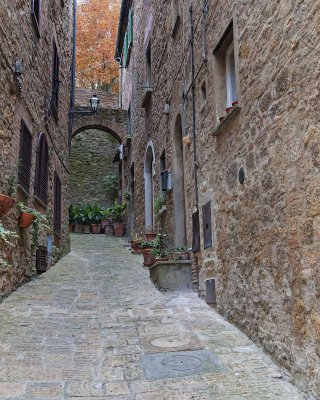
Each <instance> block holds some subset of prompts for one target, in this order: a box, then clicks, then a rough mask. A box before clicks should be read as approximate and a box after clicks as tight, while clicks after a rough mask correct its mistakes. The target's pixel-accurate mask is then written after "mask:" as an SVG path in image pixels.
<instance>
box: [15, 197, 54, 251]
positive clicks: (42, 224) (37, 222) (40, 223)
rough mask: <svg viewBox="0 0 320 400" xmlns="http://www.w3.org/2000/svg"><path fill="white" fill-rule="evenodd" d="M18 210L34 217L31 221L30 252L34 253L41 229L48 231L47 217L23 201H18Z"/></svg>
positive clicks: (37, 245)
mask: <svg viewBox="0 0 320 400" xmlns="http://www.w3.org/2000/svg"><path fill="white" fill-rule="evenodd" d="M19 210H20V212H25V213H28V214H31V215H33V216H34V217H35V218H34V220H33V222H32V246H31V252H32V253H34V251H35V250H37V248H38V247H39V236H40V233H41V230H44V231H48V230H49V229H50V226H49V221H48V218H47V216H46V215H45V214H42V213H41V212H40V211H38V210H35V209H33V208H30V207H27V206H25V205H24V204H23V203H19Z"/></svg>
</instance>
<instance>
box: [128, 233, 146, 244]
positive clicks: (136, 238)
mask: <svg viewBox="0 0 320 400" xmlns="http://www.w3.org/2000/svg"><path fill="white" fill-rule="evenodd" d="M130 239H131V241H134V242H137V243H141V242H143V236H142V235H140V234H139V233H137V232H131V235H130Z"/></svg>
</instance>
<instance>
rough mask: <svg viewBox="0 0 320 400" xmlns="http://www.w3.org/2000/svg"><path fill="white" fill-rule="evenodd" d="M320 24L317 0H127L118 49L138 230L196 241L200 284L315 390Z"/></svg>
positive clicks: (319, 311)
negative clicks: (159, 210) (162, 206)
mask: <svg viewBox="0 0 320 400" xmlns="http://www.w3.org/2000/svg"><path fill="white" fill-rule="evenodd" d="M319 26H320V1H319V0H315V1H313V2H299V3H292V2H278V1H269V2H263V1H255V2H248V1H243V2H239V1H235V0H228V1H215V2H213V1H206V0H203V1H197V2H195V1H194V2H191V1H190V0H189V1H184V2H183V1H180V0H167V1H157V0H149V1H143V0H133V1H130V0H123V2H122V9H121V17H120V24H119V35H118V42H117V49H116V57H117V59H118V60H119V63H120V65H121V67H122V68H121V78H122V79H121V96H120V97H121V101H122V106H123V107H124V108H125V109H127V110H128V113H129V127H130V128H129V131H130V134H131V140H130V141H129V142H128V143H127V150H128V156H127V160H126V171H127V172H126V176H127V181H126V185H127V189H128V190H131V192H132V195H133V196H132V198H131V201H130V203H131V204H130V213H131V223H130V224H131V228H132V229H136V230H137V231H142V230H145V229H148V228H150V227H151V226H153V227H154V229H156V230H158V229H160V228H162V229H165V230H166V231H167V233H168V235H169V237H170V241H171V243H172V245H174V246H187V247H192V248H193V264H194V275H195V287H196V289H197V290H199V294H200V295H201V296H204V297H205V296H207V295H208V293H207V288H210V289H211V291H214V289H215V293H213V294H215V296H216V303H217V308H218V310H219V311H220V312H221V313H222V314H223V315H225V316H226V317H227V318H228V319H229V320H231V321H233V322H234V323H236V324H237V325H239V326H240V327H241V328H242V329H243V330H244V331H245V332H246V333H247V334H248V335H249V336H250V337H251V338H253V339H254V340H255V341H256V342H258V343H259V344H261V345H263V347H264V348H265V349H266V350H267V351H268V352H269V353H270V354H271V355H272V356H273V358H274V359H275V360H276V361H277V362H278V363H279V364H281V365H282V366H284V367H285V368H287V369H288V370H289V371H290V373H291V375H292V377H293V379H294V382H295V383H296V384H297V385H298V386H299V387H300V388H302V389H303V390H306V391H308V392H309V393H311V394H312V395H313V396H314V397H316V398H319V397H320V267H319V265H320V264H319V261H320V246H319V244H320V231H319V229H320V228H319V227H320V201H319V196H320V191H319V187H320V185H319V183H320V181H319V168H320V156H319V154H320V151H319V150H320V143H319V133H318V132H319V127H320V117H319V113H317V112H316V111H315V110H317V106H318V104H319V101H320V95H319V78H320V76H319V57H320V46H319V41H318V40H317V37H318V35H319ZM168 177H169V179H168ZM170 177H172V182H173V185H172V186H173V187H172V190H170V186H171V185H170ZM163 188H167V190H166V191H164V190H162V189H163ZM161 196H163V197H164V198H165V200H166V212H164V213H163V214H162V215H156V213H155V211H154V203H155V202H157V201H158V199H159V197H161ZM213 283H214V284H215V286H213Z"/></svg>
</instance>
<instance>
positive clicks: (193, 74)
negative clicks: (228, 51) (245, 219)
mask: <svg viewBox="0 0 320 400" xmlns="http://www.w3.org/2000/svg"><path fill="white" fill-rule="evenodd" d="M189 13H190V52H191V76H192V78H191V79H192V88H191V94H192V141H193V165H194V188H195V207H196V209H197V210H198V209H199V187H198V160H197V138H196V87H195V61H194V25H193V8H192V5H191V6H190V8H189Z"/></svg>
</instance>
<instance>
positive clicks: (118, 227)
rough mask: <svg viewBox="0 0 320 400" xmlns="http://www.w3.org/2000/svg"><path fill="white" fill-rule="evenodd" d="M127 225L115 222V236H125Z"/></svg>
mask: <svg viewBox="0 0 320 400" xmlns="http://www.w3.org/2000/svg"><path fill="white" fill-rule="evenodd" d="M125 227H126V225H125V224H123V223H115V224H113V229H114V236H117V237H120V236H124V230H125Z"/></svg>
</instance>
